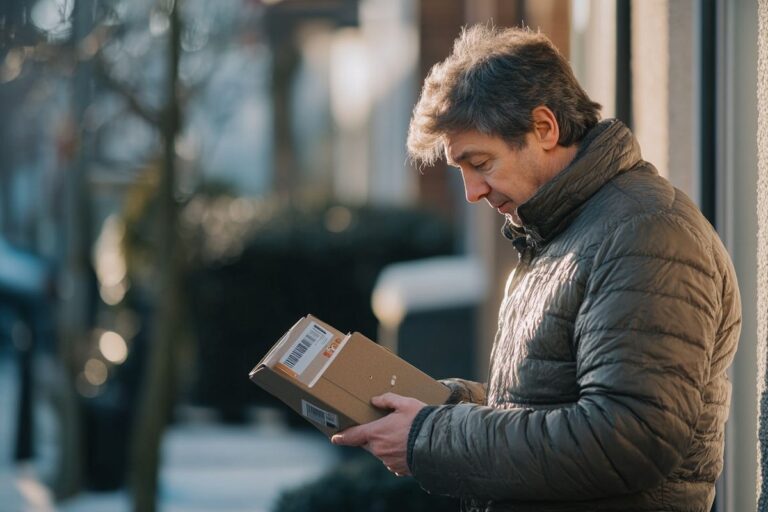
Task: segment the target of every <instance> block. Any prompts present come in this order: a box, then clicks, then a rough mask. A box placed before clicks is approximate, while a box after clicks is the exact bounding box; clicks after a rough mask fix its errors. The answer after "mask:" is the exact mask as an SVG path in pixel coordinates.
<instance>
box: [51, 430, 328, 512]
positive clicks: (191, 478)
mask: <svg viewBox="0 0 768 512" xmlns="http://www.w3.org/2000/svg"><path fill="white" fill-rule="evenodd" d="M163 452H164V453H163V454H164V463H163V467H162V469H161V476H160V504H161V508H160V509H161V510H162V511H163V512H208V511H210V512H215V511H221V512H246V511H247V512H267V511H268V510H270V506H271V505H272V503H273V501H274V500H275V498H277V496H278V495H279V494H280V491H281V490H283V489H285V488H287V487H293V486H296V485H298V484H301V483H304V482H306V481H307V480H310V479H312V478H314V477H316V476H319V475H320V474H321V473H322V472H323V471H324V470H326V469H327V468H329V467H330V466H331V465H332V464H333V463H334V462H335V461H336V453H335V451H334V448H333V446H331V445H330V443H328V441H327V439H325V438H324V437H323V436H322V435H320V434H316V433H315V432H313V431H309V430H304V431H292V430H288V429H286V428H284V427H282V426H280V425H279V424H271V425H270V424H267V425H264V426H242V427H231V426H222V425H215V424H211V425H187V426H179V427H174V428H172V429H171V430H170V431H169V432H168V434H167V435H166V438H165V441H164V446H163ZM57 510H59V511H60V512H126V511H128V510H130V507H129V502H128V497H127V496H126V494H125V493H112V494H106V495H105V494H94V493H91V494H84V495H82V496H78V497H76V498H75V499H73V500H70V501H68V502H65V503H62V504H60V505H59V508H58V509H57Z"/></svg>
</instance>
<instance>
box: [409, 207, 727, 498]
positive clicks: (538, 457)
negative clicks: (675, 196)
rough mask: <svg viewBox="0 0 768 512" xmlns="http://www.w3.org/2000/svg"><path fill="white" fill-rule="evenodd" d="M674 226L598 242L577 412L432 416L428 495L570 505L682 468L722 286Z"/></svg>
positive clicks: (684, 230) (420, 440)
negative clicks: (539, 501)
mask: <svg viewBox="0 0 768 512" xmlns="http://www.w3.org/2000/svg"><path fill="white" fill-rule="evenodd" d="M703 239H704V237H703V236H700V235H699V234H697V232H696V231H695V230H694V229H692V228H691V227H690V226H689V225H687V224H686V223H685V222H683V221H682V220H680V219H678V218H676V217H670V216H664V215H662V214H655V215H644V216H641V217H636V218H633V219H631V220H629V221H627V222H625V223H624V224H623V225H621V226H619V227H617V228H616V229H615V230H614V231H613V232H612V234H610V236H608V237H607V238H605V239H604V240H603V242H602V243H601V246H600V248H599V249H598V251H597V253H596V255H595V258H594V260H593V263H592V271H591V274H590V277H589V280H588V282H587V283H586V290H585V296H584V300H583V302H582V304H581V307H580V310H579V313H578V316H577V319H576V325H575V333H574V343H575V346H576V358H577V361H576V366H577V382H578V386H579V389H580V393H579V398H578V400H577V401H576V402H575V403H572V404H569V405H567V406H564V407H560V408H556V409H550V410H532V409H523V408H518V409H507V410H501V409H495V408H490V407H484V406H477V405H471V404H459V405H446V406H442V407H438V408H436V409H435V410H434V411H432V412H431V413H430V414H429V415H428V416H427V417H426V418H425V419H424V421H423V422H422V423H421V428H420V429H419V430H418V433H417V434H416V435H413V444H412V446H411V449H412V461H411V464H412V467H411V470H412V473H413V475H414V476H415V477H416V479H417V480H418V481H419V483H420V484H421V485H422V486H423V487H424V488H425V489H426V490H428V491H430V492H435V493H439V494H449V495H457V496H464V497H476V498H481V499H486V500H513V499H514V500H537V499H546V500H558V499H560V500H577V499H591V498H592V499H593V498H599V497H607V496H614V495H621V494H628V493H632V492H636V491H639V490H643V489H648V488H651V487H654V486H656V485H658V484H659V483H660V482H661V481H662V480H663V479H664V478H665V477H666V476H667V475H669V474H670V473H671V472H672V471H673V470H674V469H675V468H676V467H677V466H678V465H679V464H680V462H681V461H682V459H683V457H684V456H685V454H686V452H687V450H688V447H689V445H690V443H691V440H692V438H693V434H694V426H695V423H696V421H697V418H698V416H699V414H700V411H701V409H702V396H701V389H702V387H703V384H704V383H706V382H708V379H709V367H710V359H711V356H712V349H713V345H714V340H715V335H716V330H717V325H718V318H719V309H720V300H721V298H720V296H721V286H722V278H721V277H720V276H719V274H718V272H717V265H716V264H715V256H714V254H713V249H712V248H711V247H708V246H707V245H706V243H705V242H702V240H703Z"/></svg>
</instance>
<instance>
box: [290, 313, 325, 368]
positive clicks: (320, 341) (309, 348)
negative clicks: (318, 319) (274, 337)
mask: <svg viewBox="0 0 768 512" xmlns="http://www.w3.org/2000/svg"><path fill="white" fill-rule="evenodd" d="M332 337H333V334H331V333H330V332H328V331H326V330H325V329H323V328H322V327H320V326H319V325H317V324H316V323H315V322H310V323H309V325H308V326H307V327H306V329H304V331H303V332H302V333H301V335H300V336H299V337H298V338H297V339H296V341H295V342H294V343H293V345H292V346H291V349H290V350H289V351H288V352H286V354H285V355H284V356H283V358H282V359H281V360H280V362H281V363H283V364H284V365H285V366H287V367H288V368H290V369H291V370H293V371H294V372H296V373H297V374H298V375H301V373H302V372H303V371H304V370H306V369H307V366H309V363H311V362H312V360H313V359H315V357H317V355H318V354H319V353H320V352H321V351H322V350H323V349H324V348H325V346H326V345H327V344H328V342H329V341H330V340H331V338H332Z"/></svg>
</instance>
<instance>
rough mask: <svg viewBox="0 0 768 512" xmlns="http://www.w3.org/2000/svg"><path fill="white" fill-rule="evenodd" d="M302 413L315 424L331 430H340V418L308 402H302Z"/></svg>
mask: <svg viewBox="0 0 768 512" xmlns="http://www.w3.org/2000/svg"><path fill="white" fill-rule="evenodd" d="M301 412H302V414H304V416H306V417H307V418H309V419H310V420H311V421H314V422H315V423H320V424H321V425H325V426H326V427H330V428H339V420H338V416H336V415H335V414H332V413H330V412H327V411H324V410H323V409H321V408H319V407H316V406H314V405H312V404H311V403H309V402H307V401H306V400H302V401H301Z"/></svg>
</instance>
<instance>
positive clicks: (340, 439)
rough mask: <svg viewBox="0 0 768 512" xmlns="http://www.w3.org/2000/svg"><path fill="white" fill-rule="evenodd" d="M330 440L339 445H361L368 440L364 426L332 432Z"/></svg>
mask: <svg viewBox="0 0 768 512" xmlns="http://www.w3.org/2000/svg"><path fill="white" fill-rule="evenodd" d="M331 442H332V443H333V444H337V445H340V446H361V445H364V444H366V443H367V442H368V430H367V429H366V428H365V426H359V427H350V428H348V429H347V430H344V431H343V432H339V433H338V434H334V436H333V437H331Z"/></svg>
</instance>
